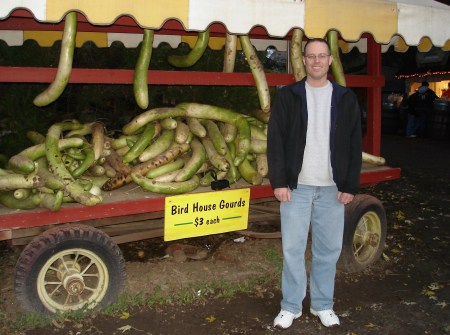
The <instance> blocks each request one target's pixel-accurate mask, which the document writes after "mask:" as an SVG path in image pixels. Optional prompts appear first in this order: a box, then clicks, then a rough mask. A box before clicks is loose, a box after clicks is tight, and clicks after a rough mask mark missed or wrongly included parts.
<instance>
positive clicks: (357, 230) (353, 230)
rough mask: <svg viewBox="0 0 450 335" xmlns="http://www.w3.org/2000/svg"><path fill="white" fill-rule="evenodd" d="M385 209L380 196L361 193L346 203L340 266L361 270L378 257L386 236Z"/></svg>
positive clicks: (350, 269)
mask: <svg viewBox="0 0 450 335" xmlns="http://www.w3.org/2000/svg"><path fill="white" fill-rule="evenodd" d="M386 222H387V220H386V212H385V211H384V207H383V205H382V203H381V201H380V200H378V199H377V198H375V197H373V196H370V195H367V194H362V195H356V196H355V198H354V199H353V201H352V202H351V203H350V204H348V205H347V206H345V226H344V240H343V245H342V252H341V257H340V261H339V267H340V268H341V269H342V270H344V271H346V272H349V273H352V272H358V271H362V270H363V269H365V268H366V267H368V266H369V265H371V264H373V263H374V262H375V261H377V260H378V259H379V258H380V256H381V254H382V253H383V248H384V243H385V240H386V225H387V223H386Z"/></svg>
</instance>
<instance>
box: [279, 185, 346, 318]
mask: <svg viewBox="0 0 450 335" xmlns="http://www.w3.org/2000/svg"><path fill="white" fill-rule="evenodd" d="M337 193H338V190H337V188H336V186H327V187H316V186H307V185H298V187H297V189H295V190H293V191H292V192H291V201H290V202H282V203H281V204H280V214H281V216H280V217H281V235H282V243H283V272H282V278H281V290H282V294H283V299H282V301H281V309H283V310H287V311H289V312H292V313H294V314H297V313H299V312H300V311H301V310H302V301H303V299H304V298H305V296H306V286H307V278H306V269H305V250H306V244H307V241H308V232H309V226H310V223H311V237H312V244H311V251H312V262H311V270H310V297H311V307H312V308H313V309H315V310H316V311H321V310H325V309H332V308H333V294H334V279H335V275H336V262H337V261H338V259H339V256H340V253H341V249H342V239H343V233H344V205H343V204H341V203H340V202H339V201H338V200H337V198H336V195H337Z"/></svg>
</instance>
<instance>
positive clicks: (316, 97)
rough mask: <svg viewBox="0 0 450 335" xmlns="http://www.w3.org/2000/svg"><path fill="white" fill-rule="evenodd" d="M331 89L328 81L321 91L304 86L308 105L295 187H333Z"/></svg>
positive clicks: (317, 88) (319, 88) (320, 88)
mask: <svg viewBox="0 0 450 335" xmlns="http://www.w3.org/2000/svg"><path fill="white" fill-rule="evenodd" d="M332 93H333V86H332V85H331V83H330V82H329V81H327V84H326V85H325V86H323V87H312V86H310V85H308V83H306V101H307V104H308V131H307V133H306V147H305V153H304V156H303V165H302V170H301V171H300V174H299V176H298V183H299V184H303V185H310V186H333V185H335V183H334V181H333V172H332V170H331V161H330V123H331V95H332Z"/></svg>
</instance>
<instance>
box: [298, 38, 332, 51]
mask: <svg viewBox="0 0 450 335" xmlns="http://www.w3.org/2000/svg"><path fill="white" fill-rule="evenodd" d="M313 42H320V43H325V45H326V46H327V48H328V53H331V50H330V46H329V45H328V43H327V41H326V40H325V39H323V38H318V37H317V38H311V39H310V40H307V41H306V43H305V47H304V48H303V54H304V53H305V51H306V47H307V46H308V45H309V44H310V43H313Z"/></svg>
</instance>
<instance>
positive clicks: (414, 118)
mask: <svg viewBox="0 0 450 335" xmlns="http://www.w3.org/2000/svg"><path fill="white" fill-rule="evenodd" d="M428 86H429V84H428V82H427V81H423V82H422V86H420V87H419V88H418V89H417V91H416V92H415V93H414V94H412V95H411V96H410V97H409V98H408V107H409V108H408V121H407V124H406V137H409V138H414V137H417V136H426V135H427V124H428V119H429V118H430V117H431V114H432V113H433V110H434V100H435V99H439V97H438V96H437V95H436V93H435V92H434V91H433V90H432V89H430V88H429V87H428Z"/></svg>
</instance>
